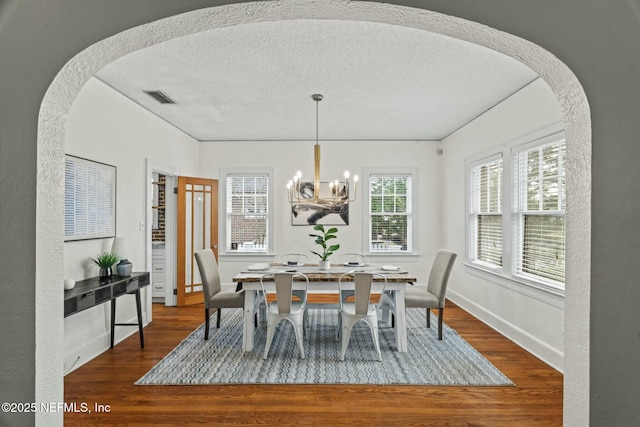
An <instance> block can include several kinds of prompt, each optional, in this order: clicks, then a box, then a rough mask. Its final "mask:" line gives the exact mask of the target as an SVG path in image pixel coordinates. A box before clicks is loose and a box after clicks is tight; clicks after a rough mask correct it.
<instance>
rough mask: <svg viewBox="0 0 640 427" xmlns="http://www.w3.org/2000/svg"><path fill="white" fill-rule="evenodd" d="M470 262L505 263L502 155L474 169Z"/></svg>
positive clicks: (472, 170) (496, 264)
mask: <svg viewBox="0 0 640 427" xmlns="http://www.w3.org/2000/svg"><path fill="white" fill-rule="evenodd" d="M470 187H471V192H470V193H471V202H470V207H471V209H470V217H471V218H470V219H471V221H470V223H471V224H473V225H474V227H473V229H472V230H471V233H470V236H471V244H470V245H469V246H470V249H471V253H470V254H469V255H470V258H471V261H480V262H483V263H487V264H490V265H492V266H498V267H499V266H502V158H497V159H492V160H489V161H488V162H485V163H482V164H479V165H476V166H474V167H472V169H471V185H470Z"/></svg>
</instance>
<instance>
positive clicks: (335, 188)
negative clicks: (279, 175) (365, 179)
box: [287, 94, 358, 205]
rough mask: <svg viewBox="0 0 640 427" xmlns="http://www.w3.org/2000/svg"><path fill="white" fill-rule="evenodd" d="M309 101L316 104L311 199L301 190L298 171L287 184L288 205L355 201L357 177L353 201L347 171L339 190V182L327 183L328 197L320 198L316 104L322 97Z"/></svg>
mask: <svg viewBox="0 0 640 427" xmlns="http://www.w3.org/2000/svg"><path fill="white" fill-rule="evenodd" d="M311 99H313V100H314V101H315V102H316V145H315V146H314V147H313V160H314V166H315V169H314V172H315V173H314V179H313V198H311V195H310V194H307V193H305V192H304V189H303V188H302V172H301V171H298V172H297V173H296V174H295V175H294V176H293V178H292V179H291V180H289V182H288V183H287V194H288V198H289V202H290V203H292V204H293V203H314V204H320V205H327V204H335V203H347V202H353V201H355V200H356V192H357V187H358V175H354V176H353V199H350V198H349V196H350V194H349V186H350V183H349V176H350V175H349V171H345V173H344V181H342V184H343V185H342V188H340V184H341V181H339V180H337V179H336V180H334V181H330V182H329V193H330V195H329V197H326V196H325V197H324V198H323V197H321V195H320V143H319V139H318V104H319V102H320V101H322V95H320V94H314V95H311Z"/></svg>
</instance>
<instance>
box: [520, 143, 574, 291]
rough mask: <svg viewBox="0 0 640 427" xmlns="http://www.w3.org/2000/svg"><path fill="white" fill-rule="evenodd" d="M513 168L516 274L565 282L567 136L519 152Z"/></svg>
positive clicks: (553, 281) (558, 282)
mask: <svg viewBox="0 0 640 427" xmlns="http://www.w3.org/2000/svg"><path fill="white" fill-rule="evenodd" d="M514 168H515V171H514V176H515V186H514V190H515V198H514V201H515V211H516V212H515V214H516V221H515V227H516V231H515V233H514V237H515V248H517V254H516V265H515V270H516V274H517V275H521V276H523V277H525V278H533V279H535V280H541V281H550V282H551V283H554V284H560V285H564V270H565V143H564V139H561V140H556V141H554V142H551V143H546V144H544V145H540V146H537V147H533V148H528V149H525V150H522V151H519V152H517V153H516V154H515V159H514Z"/></svg>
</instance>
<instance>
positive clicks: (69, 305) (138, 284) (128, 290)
mask: <svg viewBox="0 0 640 427" xmlns="http://www.w3.org/2000/svg"><path fill="white" fill-rule="evenodd" d="M145 286H149V273H147V272H142V273H131V275H130V276H111V277H106V278H100V277H92V278H90V279H86V280H80V281H78V282H76V285H75V286H74V287H73V289H69V290H68V291H64V317H67V316H70V315H72V314H76V313H79V312H81V311H83V310H86V309H88V308H91V307H95V306H96V305H100V304H102V303H105V302H107V301H111V348H113V340H114V335H115V334H114V332H115V327H116V326H136V325H137V326H138V330H139V331H140V348H144V336H143V334H142V304H141V301H140V289H142V288H144V287H145ZM125 294H135V296H136V309H137V311H138V323H116V299H117V298H118V297H119V296H121V295H125Z"/></svg>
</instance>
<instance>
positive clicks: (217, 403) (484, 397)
mask: <svg viewBox="0 0 640 427" xmlns="http://www.w3.org/2000/svg"><path fill="white" fill-rule="evenodd" d="M203 313H204V309H203V308H202V305H201V304H200V305H196V306H192V307H186V308H175V307H164V306H163V305H159V304H154V306H153V322H152V323H151V324H150V325H149V326H147V327H146V328H145V330H144V332H145V336H144V338H145V348H144V349H143V350H141V349H140V343H139V338H138V334H135V335H133V336H131V337H129V338H127V339H126V340H125V341H123V342H121V343H120V344H118V345H116V347H115V348H114V349H112V350H109V351H107V352H105V353H103V354H101V355H100V356H98V357H97V358H95V359H94V360H92V361H91V362H89V363H87V364H86V365H84V366H82V367H80V368H79V369H77V370H76V371H74V372H72V373H70V374H68V375H67V376H66V377H65V379H64V386H65V391H64V400H65V402H66V403H70V402H78V404H79V403H80V402H85V403H87V405H88V409H90V410H91V411H92V412H91V413H80V412H67V413H65V417H64V425H65V426H98V425H118V426H158V425H165V426H177V425H180V426H185V425H213V426H245V425H252V424H254V425H262V426H293V425H295V426H347V425H349V426H362V427H366V426H491V427H496V426H510V427H511V426H518V427H523V426H561V425H562V380H563V377H562V375H561V374H560V373H558V372H557V371H555V370H554V369H552V368H550V367H549V366H547V365H546V364H544V363H543V362H541V361H540V360H538V359H537V358H535V357H533V356H532V355H530V354H529V353H527V352H526V351H524V350H522V349H521V348H520V347H518V346H517V345H515V344H513V343H512V342H511V341H509V340H508V339H506V338H504V337H503V336H501V335H500V334H498V333H496V332H495V331H493V330H492V329H491V328H489V327H487V326H486V325H484V324H483V323H482V322H480V321H478V320H477V319H475V318H474V317H473V316H471V315H469V314H468V313H467V312H465V311H464V310H462V309H460V308H459V307H456V306H455V305H454V304H452V303H447V308H446V309H445V314H444V316H445V322H446V323H447V324H448V325H449V326H451V327H452V328H454V329H455V330H457V331H458V333H459V334H460V335H461V336H462V337H463V338H464V339H466V340H467V341H468V342H469V343H470V344H471V345H473V346H474V347H475V348H476V349H477V350H478V351H480V352H481V353H482V354H483V355H484V356H485V357H486V358H487V359H489V360H490V361H491V362H492V363H493V364H494V365H495V366H496V367H497V368H498V369H500V370H501V371H502V372H504V373H505V374H506V375H507V376H508V377H509V378H511V380H512V381H513V382H514V383H515V384H516V386H515V387H513V386H509V387H456V386H446V387H433V386H371V385H367V386H352V385H320V384H319V385H221V386H135V385H133V383H134V381H136V380H137V379H138V378H140V377H141V376H142V375H144V374H145V373H146V372H147V371H148V370H149V369H150V368H151V367H153V366H154V365H155V364H156V363H157V362H158V361H159V360H160V359H162V357H164V356H165V355H166V354H167V353H168V352H169V351H171V350H172V349H173V348H174V347H175V346H176V345H177V344H178V343H179V342H180V341H181V340H183V339H184V338H185V337H186V336H187V335H188V334H189V333H191V332H192V331H193V330H194V329H195V328H196V327H197V326H198V325H200V324H201V323H202V322H203V316H204V314H203ZM222 323H223V325H222V327H224V313H223V316H222ZM212 326H213V327H215V317H214V319H212ZM434 326H435V325H433V324H432V325H431V327H434ZM444 339H447V337H446V335H445V337H444ZM96 404H99V405H109V406H108V408H107V407H106V406H104V407H103V408H102V409H104V410H107V409H108V412H96V411H95V409H96V408H95V405H96Z"/></svg>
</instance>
